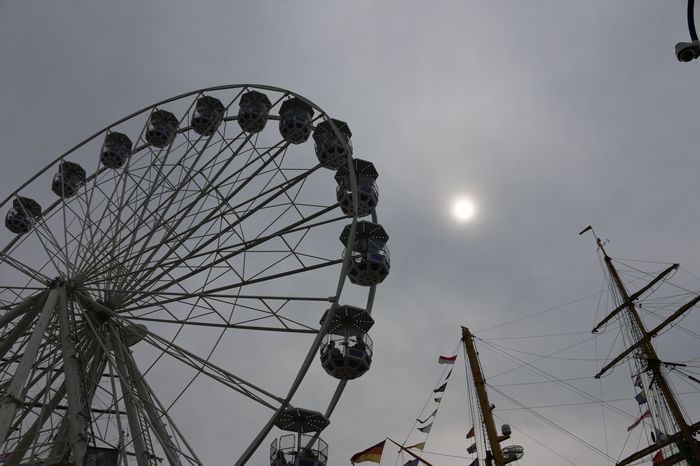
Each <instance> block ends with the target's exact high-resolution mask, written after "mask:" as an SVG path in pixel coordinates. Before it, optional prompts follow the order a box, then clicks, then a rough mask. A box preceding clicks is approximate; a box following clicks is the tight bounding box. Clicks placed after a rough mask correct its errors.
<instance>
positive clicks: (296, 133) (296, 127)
mask: <svg viewBox="0 0 700 466" xmlns="http://www.w3.org/2000/svg"><path fill="white" fill-rule="evenodd" d="M313 116H314V110H313V109H312V108H311V106H310V105H309V104H307V103H306V102H304V101H302V100H301V99H297V98H296V97H294V98H292V99H288V100H285V101H284V102H282V105H281V106H280V126H279V128H280V134H281V135H282V138H283V139H284V140H285V141H287V142H288V143H290V144H301V143H302V142H306V140H307V139H309V136H311V119H312V118H313Z"/></svg>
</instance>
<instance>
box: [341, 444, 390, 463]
mask: <svg viewBox="0 0 700 466" xmlns="http://www.w3.org/2000/svg"><path fill="white" fill-rule="evenodd" d="M385 443H386V440H384V441H382V442H379V443H378V444H376V445H374V446H373V447H369V448H368V449H366V450H365V451H361V452H359V453H355V454H354V455H352V458H350V462H351V463H352V464H355V463H362V462H365V461H370V462H372V463H381V462H382V453H383V452H384V444H385Z"/></svg>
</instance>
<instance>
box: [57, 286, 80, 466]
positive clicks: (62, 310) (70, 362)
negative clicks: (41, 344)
mask: <svg viewBox="0 0 700 466" xmlns="http://www.w3.org/2000/svg"><path fill="white" fill-rule="evenodd" d="M57 291H58V306H57V310H58V322H59V329H60V330H59V332H60V337H61V349H62V350H63V370H64V372H65V384H66V395H67V398H68V409H67V410H66V417H67V419H68V444H69V445H70V447H71V449H72V450H73V461H74V462H75V464H83V462H84V461H85V452H86V450H87V436H86V423H85V419H84V413H83V395H84V394H83V393H82V385H81V380H82V374H81V371H80V365H79V364H78V354H77V353H76V351H75V344H74V342H73V337H74V333H73V332H72V331H71V322H70V319H69V317H68V302H67V299H66V288H65V286H63V285H61V286H60V287H58V288H57Z"/></svg>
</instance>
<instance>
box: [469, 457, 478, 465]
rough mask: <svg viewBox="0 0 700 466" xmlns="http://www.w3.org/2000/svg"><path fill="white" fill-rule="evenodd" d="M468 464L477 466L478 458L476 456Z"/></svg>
mask: <svg viewBox="0 0 700 466" xmlns="http://www.w3.org/2000/svg"><path fill="white" fill-rule="evenodd" d="M469 466H479V458H476V459H475V460H474V461H472V462H471V463H469Z"/></svg>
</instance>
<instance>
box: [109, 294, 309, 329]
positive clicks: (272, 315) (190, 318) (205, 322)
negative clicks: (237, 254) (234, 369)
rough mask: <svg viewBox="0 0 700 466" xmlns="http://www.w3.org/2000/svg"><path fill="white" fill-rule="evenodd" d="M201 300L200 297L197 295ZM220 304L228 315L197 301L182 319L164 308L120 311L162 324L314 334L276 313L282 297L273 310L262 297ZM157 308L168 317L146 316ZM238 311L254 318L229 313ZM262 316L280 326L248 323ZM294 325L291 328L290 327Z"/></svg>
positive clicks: (283, 305) (305, 327)
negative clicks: (246, 302) (254, 303)
mask: <svg viewBox="0 0 700 466" xmlns="http://www.w3.org/2000/svg"><path fill="white" fill-rule="evenodd" d="M198 299H199V300H201V298H198ZM222 302H223V303H225V304H227V305H229V306H231V307H232V308H231V314H230V316H229V317H228V318H224V317H223V316H222V315H221V314H220V313H216V312H212V311H211V310H210V308H212V305H211V304H209V307H206V308H204V307H202V306H201V305H199V304H198V303H194V304H192V310H191V311H190V313H189V314H188V315H187V316H186V317H185V318H176V317H174V316H173V314H172V313H171V312H170V311H168V310H167V309H166V308H158V307H155V308H152V309H148V310H146V311H145V312H143V313H141V314H139V315H134V314H133V313H129V314H122V315H123V316H124V317H125V318H128V319H141V320H151V321H153V322H166V323H173V324H182V325H199V326H207V327H211V328H237V329H242V330H263V331H275V332H289V333H316V332H317V330H316V329H314V328H313V327H310V326H309V325H306V324H303V323H301V322H298V321H297V320H295V319H292V318H291V317H288V316H285V315H280V311H282V310H283V308H284V307H285V306H286V305H287V304H288V303H289V301H286V300H284V301H283V302H282V304H281V305H279V306H278V308H277V309H273V308H272V307H271V306H270V305H269V304H268V303H267V302H265V300H261V301H260V302H261V304H262V307H254V306H250V305H243V304H240V303H237V302H235V301H234V302H233V303H231V302H228V301H222ZM178 303H179V304H188V303H187V299H186V298H182V299H181V300H180V301H178ZM200 308H201V309H202V310H203V311H204V312H203V313H200V314H197V315H193V312H194V311H195V310H197V309H200ZM161 310H162V311H163V312H164V313H166V314H167V315H170V316H171V318H170V319H165V318H157V317H149V316H152V315H157V314H158V313H160V312H161ZM242 311H250V313H251V314H252V315H253V316H254V317H250V316H248V317H238V318H237V319H235V320H234V319H233V316H234V314H235V313H240V312H242ZM210 315H216V316H218V317H219V319H217V320H216V321H213V322H212V320H211V319H208V318H207V317H209V316H210ZM266 319H274V320H275V321H278V322H279V323H280V324H281V325H282V327H272V326H269V325H268V326H260V325H251V324H253V323H256V322H261V321H263V320H266ZM292 326H295V327H292Z"/></svg>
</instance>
